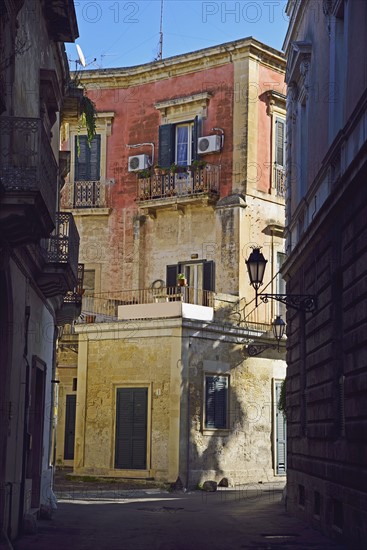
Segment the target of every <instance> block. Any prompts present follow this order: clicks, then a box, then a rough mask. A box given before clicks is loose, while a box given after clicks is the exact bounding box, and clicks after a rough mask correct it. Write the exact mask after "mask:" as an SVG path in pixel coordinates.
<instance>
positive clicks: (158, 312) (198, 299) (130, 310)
mask: <svg viewBox="0 0 367 550" xmlns="http://www.w3.org/2000/svg"><path fill="white" fill-rule="evenodd" d="M214 295H215V294H214V292H212V291H209V290H202V289H198V288H193V287H189V286H186V287H161V288H159V289H155V288H144V289H135V290H124V291H120V292H114V293H110V292H108V293H107V292H106V293H101V294H94V295H91V296H83V305H82V315H81V322H112V321H119V320H120V321H124V320H129V319H154V318H168V317H184V318H190V319H197V320H204V321H210V320H212V319H213V314H214Z"/></svg>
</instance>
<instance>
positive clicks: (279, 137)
mask: <svg viewBox="0 0 367 550" xmlns="http://www.w3.org/2000/svg"><path fill="white" fill-rule="evenodd" d="M275 162H276V164H278V165H279V166H284V122H282V121H281V120H276V122H275Z"/></svg>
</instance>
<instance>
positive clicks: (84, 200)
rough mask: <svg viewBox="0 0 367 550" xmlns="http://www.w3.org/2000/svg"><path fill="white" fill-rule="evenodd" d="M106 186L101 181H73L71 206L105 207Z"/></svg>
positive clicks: (106, 202)
mask: <svg viewBox="0 0 367 550" xmlns="http://www.w3.org/2000/svg"><path fill="white" fill-rule="evenodd" d="M107 198H108V197H107V186H106V184H105V183H104V182H102V181H75V182H74V197H73V208H106V207H107V206H108V200H107Z"/></svg>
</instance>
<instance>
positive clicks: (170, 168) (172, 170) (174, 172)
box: [169, 162, 178, 174]
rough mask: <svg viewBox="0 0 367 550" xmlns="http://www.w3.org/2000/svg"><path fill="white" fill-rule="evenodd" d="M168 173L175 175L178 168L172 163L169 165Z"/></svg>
mask: <svg viewBox="0 0 367 550" xmlns="http://www.w3.org/2000/svg"><path fill="white" fill-rule="evenodd" d="M169 171H170V172H171V174H176V172H177V171H178V166H177V164H175V163H174V162H173V163H172V164H171V166H170V167H169Z"/></svg>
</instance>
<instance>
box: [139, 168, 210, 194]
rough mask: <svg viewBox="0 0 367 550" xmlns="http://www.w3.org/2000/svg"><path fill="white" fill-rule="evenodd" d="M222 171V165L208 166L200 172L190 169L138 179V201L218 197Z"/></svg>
mask: <svg viewBox="0 0 367 550" xmlns="http://www.w3.org/2000/svg"><path fill="white" fill-rule="evenodd" d="M220 169H221V167H220V165H215V164H207V165H206V166H205V168H201V169H198V170H191V169H189V168H188V169H186V170H185V171H184V172H179V173H172V172H168V173H166V174H160V175H151V176H150V177H146V178H138V200H139V201H140V202H143V201H149V200H159V199H166V198H170V197H185V196H187V197H189V196H194V195H198V194H214V195H217V194H219V184H220V171H221V170H220Z"/></svg>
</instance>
